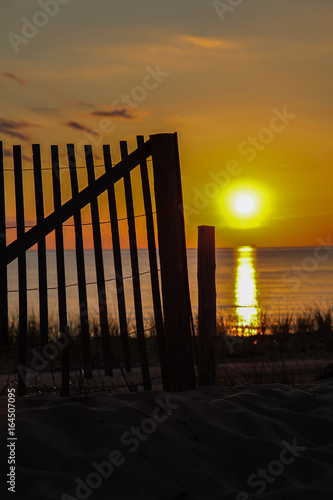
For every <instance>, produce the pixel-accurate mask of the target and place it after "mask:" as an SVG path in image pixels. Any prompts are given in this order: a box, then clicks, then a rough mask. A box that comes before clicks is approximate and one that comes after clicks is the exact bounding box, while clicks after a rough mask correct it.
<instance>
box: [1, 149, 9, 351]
mask: <svg viewBox="0 0 333 500" xmlns="http://www.w3.org/2000/svg"><path fill="white" fill-rule="evenodd" d="M4 248H6V204H5V178H4V163H3V146H2V142H1V141H0V253H1V252H2V251H3V249H4ZM7 294H8V279H7V267H3V268H1V269H0V343H1V345H7V344H8V295H7Z"/></svg>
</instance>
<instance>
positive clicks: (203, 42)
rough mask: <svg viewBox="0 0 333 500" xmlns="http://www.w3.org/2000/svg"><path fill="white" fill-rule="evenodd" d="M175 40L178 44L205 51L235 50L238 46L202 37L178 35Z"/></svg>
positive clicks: (233, 43)
mask: <svg viewBox="0 0 333 500" xmlns="http://www.w3.org/2000/svg"><path fill="white" fill-rule="evenodd" d="M176 40H178V41H180V42H185V43H189V44H191V45H195V46H197V47H203V48H205V49H217V48H218V49H237V48H239V44H238V43H235V42H231V41H228V40H221V39H219V38H207V37H203V36H188V35H179V36H177V37H176Z"/></svg>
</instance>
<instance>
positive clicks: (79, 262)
mask: <svg viewBox="0 0 333 500" xmlns="http://www.w3.org/2000/svg"><path fill="white" fill-rule="evenodd" d="M67 155H68V164H69V171H70V178H71V187H72V197H73V198H74V197H75V196H76V195H77V194H78V192H79V187H78V180H77V169H76V159H75V150H74V144H67ZM74 228H75V250H76V269H77V278H78V291H79V303H80V324H81V336H82V346H83V369H84V375H85V377H86V378H90V379H91V378H92V365H91V353H90V338H89V318H88V300H87V287H86V271H85V263H84V262H85V259H84V248H83V234H82V218H81V212H80V211H77V212H75V213H74Z"/></svg>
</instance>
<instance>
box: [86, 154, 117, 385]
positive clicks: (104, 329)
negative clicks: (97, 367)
mask: <svg viewBox="0 0 333 500" xmlns="http://www.w3.org/2000/svg"><path fill="white" fill-rule="evenodd" d="M85 155H86V165H87V173H88V184H89V185H91V184H93V182H94V181H95V168H94V160H93V154H92V148H91V146H89V145H88V146H85ZM90 209H91V220H92V229H93V239H94V252H95V266H96V278H97V291H98V305H99V317H100V325H101V336H102V344H103V353H104V367H105V375H109V376H111V377H112V376H113V369H112V361H111V353H110V337H109V324H108V309H107V302H106V290H105V274H104V263H103V250H102V238H101V228H100V219H99V209H98V201H97V198H95V199H93V200H91V202H90Z"/></svg>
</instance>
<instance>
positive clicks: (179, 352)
mask: <svg viewBox="0 0 333 500" xmlns="http://www.w3.org/2000/svg"><path fill="white" fill-rule="evenodd" d="M150 141H151V151H152V158H153V167H154V188H155V199H156V212H157V227H158V244H159V255H160V263H161V282H162V297H163V309H164V322H165V339H166V350H167V364H168V374H169V390H171V391H182V390H189V389H194V388H195V374H194V362H193V348H192V337H191V307H190V298H189V287H188V272H187V261H186V241H185V224H184V213H183V195H182V187H181V175H180V163H179V153H178V142H177V134H157V135H152V136H150Z"/></svg>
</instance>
